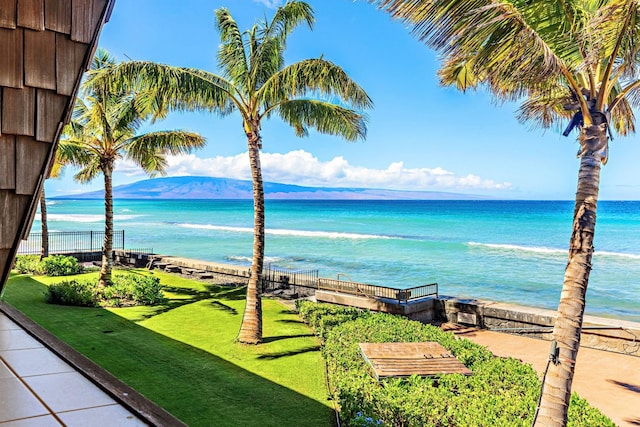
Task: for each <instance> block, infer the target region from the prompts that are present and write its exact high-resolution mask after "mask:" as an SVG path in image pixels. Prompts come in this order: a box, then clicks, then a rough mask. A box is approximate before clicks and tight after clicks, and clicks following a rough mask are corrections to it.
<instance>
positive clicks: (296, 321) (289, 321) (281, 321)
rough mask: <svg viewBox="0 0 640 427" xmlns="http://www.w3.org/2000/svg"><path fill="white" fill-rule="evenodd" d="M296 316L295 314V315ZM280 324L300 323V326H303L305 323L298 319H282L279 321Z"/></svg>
mask: <svg viewBox="0 0 640 427" xmlns="http://www.w3.org/2000/svg"><path fill="white" fill-rule="evenodd" d="M293 314H295V313H293ZM278 322H280V323H299V324H303V323H304V322H303V321H302V320H297V319H280V320H278Z"/></svg>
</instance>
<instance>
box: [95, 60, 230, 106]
mask: <svg viewBox="0 0 640 427" xmlns="http://www.w3.org/2000/svg"><path fill="white" fill-rule="evenodd" d="M103 78H104V79H105V80H106V81H107V82H108V84H109V86H110V88H111V89H112V90H113V91H115V92H127V91H133V92H136V93H138V94H139V99H140V100H143V99H146V100H147V102H148V106H149V109H150V110H152V111H153V114H154V117H163V115H164V114H166V112H167V111H168V110H177V111H208V112H215V113H218V114H220V115H226V114H229V113H230V112H231V111H233V109H234V108H235V105H234V96H236V94H237V91H236V89H235V88H234V85H233V84H232V83H231V82H230V81H229V80H227V79H225V78H223V77H221V76H218V75H216V74H213V73H209V72H207V71H202V70H198V69H194V68H183V67H174V66H170V65H165V64H156V63H153V62H147V61H129V62H123V63H121V64H118V66H116V67H114V68H113V70H112V71H111V72H110V73H109V74H108V75H105V76H103ZM158 109H162V111H159V110H158Z"/></svg>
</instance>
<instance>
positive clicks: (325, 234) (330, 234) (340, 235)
mask: <svg viewBox="0 0 640 427" xmlns="http://www.w3.org/2000/svg"><path fill="white" fill-rule="evenodd" d="M177 225H178V226H179V227H183V228H194V229H201V230H217V231H230V232H234V233H253V228H249V227H229V226H221V225H212V224H189V223H182V224H177ZM265 234H269V235H272V236H294V237H315V238H327V239H392V238H393V237H389V236H383V235H378V234H360V233H344V232H336V231H307V230H284V229H266V230H265Z"/></svg>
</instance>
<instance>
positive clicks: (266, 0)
mask: <svg viewBox="0 0 640 427" xmlns="http://www.w3.org/2000/svg"><path fill="white" fill-rule="evenodd" d="M253 1H254V3H258V4H262V5H264V6H266V7H268V8H269V9H277V8H278V7H279V6H281V5H282V0H253Z"/></svg>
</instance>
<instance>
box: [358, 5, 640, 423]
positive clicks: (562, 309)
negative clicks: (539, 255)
mask: <svg viewBox="0 0 640 427" xmlns="http://www.w3.org/2000/svg"><path fill="white" fill-rule="evenodd" d="M370 2H372V3H375V4H377V5H378V6H379V7H380V8H383V9H385V10H386V11H387V12H388V13H390V14H391V15H392V16H394V17H395V18H398V19H400V20H402V21H403V22H404V23H405V24H407V25H408V26H409V27H410V28H412V31H413V33H414V34H415V35H416V36H417V37H418V38H419V39H420V40H421V41H424V42H425V43H426V44H427V45H429V46H431V47H433V48H435V49H436V50H438V51H439V52H440V53H441V55H442V56H441V57H442V61H443V63H442V67H441V69H440V71H439V74H440V77H441V79H442V83H443V84H445V85H453V86H456V87H458V88H460V89H463V90H464V89H468V88H475V87H477V86H481V85H483V86H485V87H486V88H488V89H489V90H490V91H491V92H493V94H494V95H495V96H496V97H497V98H498V99H500V100H507V101H517V100H523V103H522V105H521V107H520V110H519V119H520V120H521V121H522V122H533V123H535V124H537V125H539V126H541V127H545V128H546V127H550V126H552V125H554V124H556V125H558V124H559V123H562V122H564V121H565V120H570V122H569V125H568V126H567V128H566V129H565V131H564V135H565V136H567V135H569V133H570V132H571V131H572V130H573V129H577V130H578V141H579V143H580V150H579V152H578V157H580V169H579V172H578V186H577V192H576V200H575V210H574V216H573V230H572V234H571V240H570V242H569V260H568V263H567V267H566V270H565V276H564V284H563V287H562V294H561V298H560V303H559V306H558V314H557V320H556V323H555V327H554V332H553V344H552V350H551V354H550V366H549V369H548V372H547V375H546V377H545V380H544V384H543V391H542V396H541V401H540V404H539V407H538V411H537V418H536V421H535V423H536V425H544V426H558V425H565V424H566V422H567V408H568V406H569V401H570V396H571V382H572V379H573V372H574V367H575V361H576V357H577V354H578V349H579V347H580V330H581V326H582V320H583V315H584V309H585V295H586V292H587V285H588V283H589V273H590V271H591V258H592V254H593V237H594V232H595V225H596V206H597V200H598V190H599V176H600V168H601V164H605V163H606V161H607V155H608V148H609V139H610V137H611V133H612V130H615V131H617V132H618V133H619V134H621V135H626V134H628V133H630V132H633V131H634V130H635V128H634V115H633V111H632V107H634V106H637V105H638V99H640V98H639V97H638V95H640V93H639V92H638V87H640V80H639V77H640V75H639V68H638V66H639V65H640V61H639V60H638V58H640V56H638V53H639V51H640V31H639V30H640V14H639V12H638V10H639V8H640V4H638V2H637V1H635V0H599V1H591V0H566V1H555V0H533V1H531V0H469V1H455V0H434V1H426V0H370Z"/></svg>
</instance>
